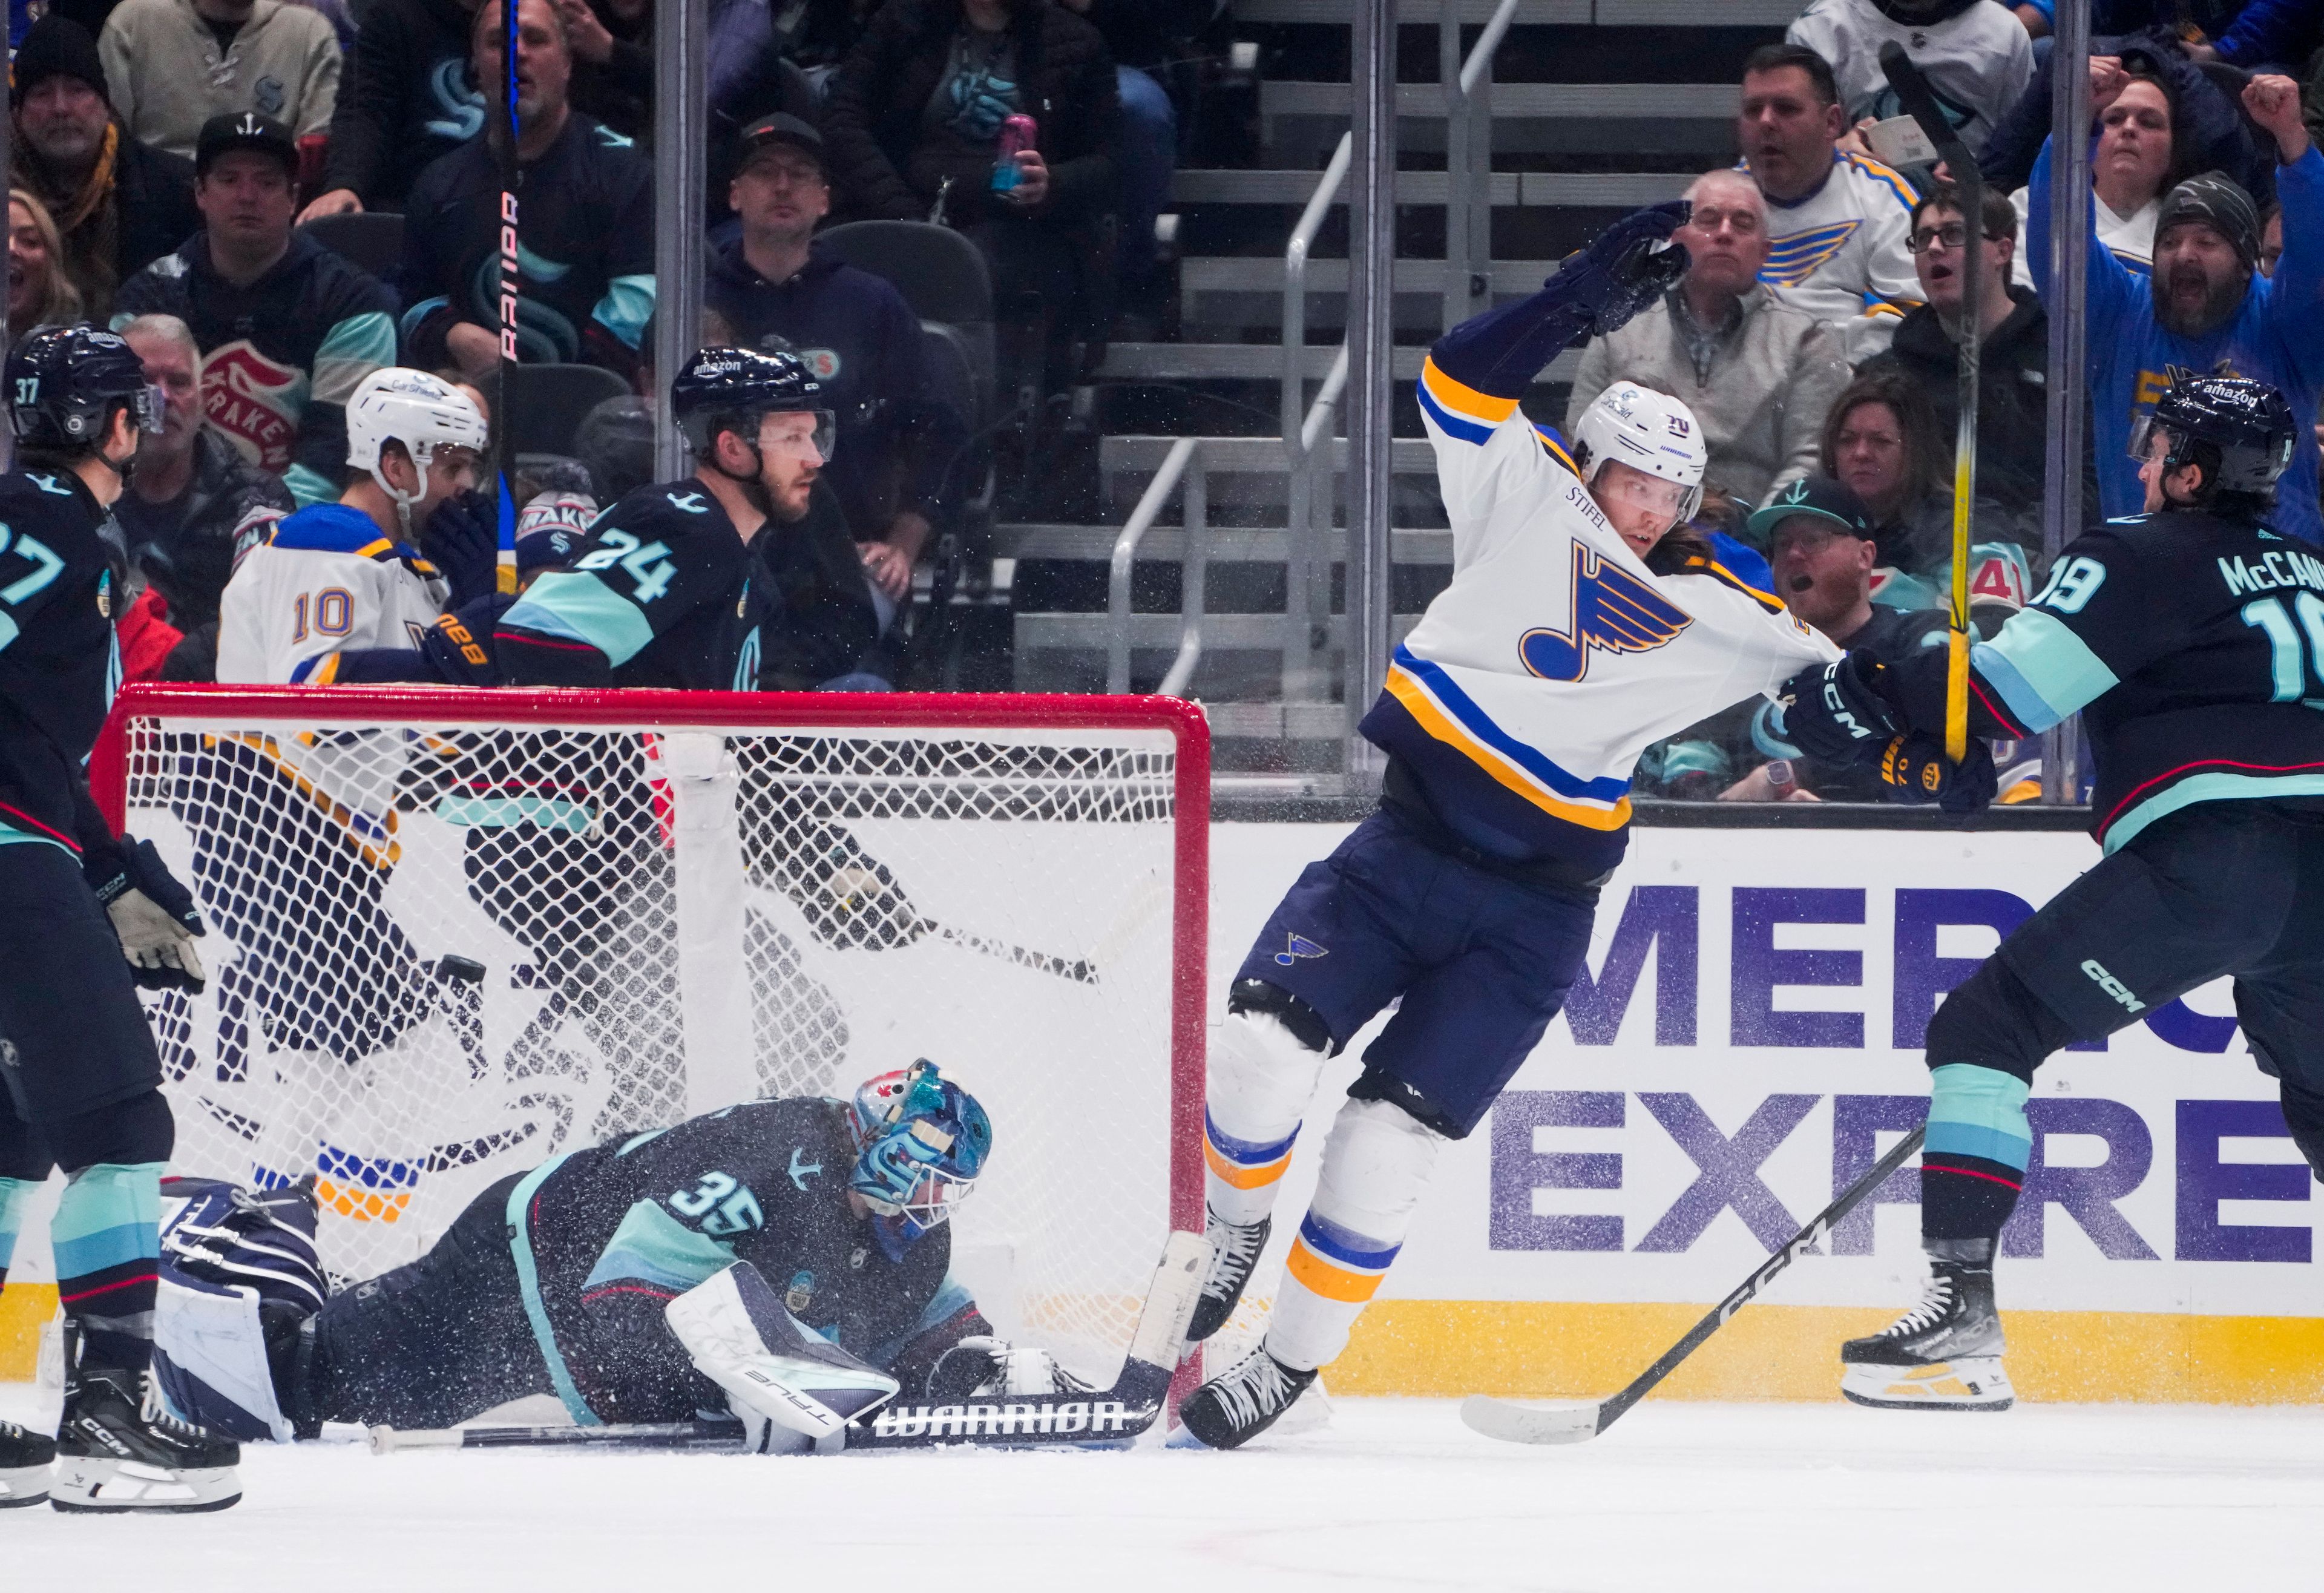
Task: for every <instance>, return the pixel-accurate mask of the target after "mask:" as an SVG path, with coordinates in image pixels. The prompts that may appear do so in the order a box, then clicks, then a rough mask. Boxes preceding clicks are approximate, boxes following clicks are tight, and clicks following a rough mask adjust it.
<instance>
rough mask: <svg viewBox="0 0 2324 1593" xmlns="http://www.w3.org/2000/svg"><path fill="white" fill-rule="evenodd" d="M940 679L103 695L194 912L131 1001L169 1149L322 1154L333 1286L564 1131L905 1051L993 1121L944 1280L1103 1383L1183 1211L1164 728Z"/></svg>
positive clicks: (1173, 771) (440, 1224)
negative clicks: (179, 979)
mask: <svg viewBox="0 0 2324 1593" xmlns="http://www.w3.org/2000/svg"><path fill="white" fill-rule="evenodd" d="M585 699H586V701H585ZM632 699H633V700H632ZM962 701H964V700H961V699H951V700H946V699H911V698H903V697H899V698H897V699H894V701H893V703H892V704H882V705H881V707H880V708H879V709H878V710H876V711H875V712H873V713H871V714H863V715H862V722H861V723H847V722H837V721H834V720H833V719H832V714H833V712H834V710H833V709H832V708H831V707H829V706H826V705H824V704H829V702H830V700H829V699H825V700H824V704H813V705H807V706H795V705H793V704H796V703H797V700H796V699H787V698H781V697H732V696H727V695H724V694H719V695H711V694H701V695H690V696H680V695H678V694H669V693H653V694H626V693H625V694H558V693H532V692H497V693H492V694H468V693H462V694H449V693H413V692H377V693H363V694H355V693H350V692H348V691H346V689H345V688H328V687H327V688H321V689H320V690H318V691H307V692H298V691H289V692H286V691H267V692H237V691H234V690H227V689H217V690H212V691H189V690H187V689H185V688H177V689H170V688H161V689H153V688H145V689H143V691H138V690H135V689H133V691H132V693H130V694H125V695H124V703H123V705H122V709H121V710H120V711H119V713H118V714H117V715H116V723H118V724H119V725H120V727H121V732H122V734H121V740H120V741H119V742H118V743H117V751H116V749H115V746H108V749H107V750H106V755H105V756H102V757H100V759H99V760H98V763H97V773H98V777H99V778H98V786H99V790H98V797H99V801H100V802H106V801H107V800H108V793H107V790H106V788H105V787H106V786H107V785H108V782H110V783H111V784H112V786H113V788H115V789H116V790H117V791H118V792H119V794H120V796H121V798H122V806H121V809H120V816H121V817H122V818H123V819H124V821H125V823H124V827H125V828H126V829H127V830H128V831H129V832H130V833H133V834H134V835H137V836H139V837H141V838H146V839H151V840H152V841H153V842H154V843H156V845H157V846H158V847H159V848H160V850H161V854H162V856H163V857H164V858H165V859H166V860H167V861H169V863H170V866H171V869H172V870H175V871H176V872H177V874H178V876H179V877H180V879H183V880H185V881H186V883H187V884H188V885H189V887H190V888H191V889H193V891H194V893H195V896H196V898H198V902H199V904H200V907H201V909H202V913H203V916H204V917H205V918H206V920H207V921H208V925H209V928H210V934H209V935H208V938H207V939H206V940H204V941H203V943H202V946H201V950H202V955H203V959H204V961H205V962H206V963H207V964H208V968H209V970H210V973H211V978H210V983H209V987H208V990H206V991H204V992H203V994H201V995H200V996H198V997H195V998H192V999H188V998H186V997H185V996H183V995H181V994H180V993H178V992H174V991H173V992H167V993H165V994H162V995H160V996H150V995H149V996H148V997H147V998H146V999H147V1002H148V1011H149V1014H150V1016H151V1017H152V1023H153V1027H154V1032H155V1036H156V1037H157V1039H158V1040H159V1042H160V1045H161V1058H162V1065H163V1070H164V1073H165V1076H166V1078H167V1080H168V1084H167V1090H168V1093H169V1094H170V1096H171V1102H172V1105H173V1107H174V1109H175V1112H176V1117H177V1119H178V1150H177V1156H176V1157H175V1160H174V1163H173V1169H174V1170H175V1171H178V1172H182V1173H194V1174H206V1175H210V1176H216V1177H224V1178H231V1179H234V1180H236V1181H238V1182H243V1183H252V1182H255V1183H263V1184H273V1183H285V1182H289V1181H291V1180H293V1179H296V1178H298V1177H300V1176H303V1175H304V1174H307V1173H309V1172H312V1173H314V1174H317V1176H318V1189H319V1192H320V1193H321V1196H322V1202H323V1208H324V1229H323V1246H324V1250H323V1253H324V1257H325V1260H326V1263H327V1265H328V1266H330V1267H331V1268H332V1269H333V1270H334V1271H336V1272H337V1273H339V1274H341V1275H346V1276H347V1277H351V1278H360V1277H365V1276H370V1275H375V1274H377V1273H379V1272H382V1271H383V1270H385V1269H387V1268H388V1267H391V1266H396V1265H399V1264H401V1263H402V1262H404V1261H408V1260H410V1259H412V1258H413V1257H417V1256H418V1255H420V1253H421V1252H422V1251H424V1250H425V1249H426V1248H427V1247H428V1246H429V1244H430V1243H431V1242H432V1241H433V1240H434V1239H435V1238H436V1237H437V1236H438V1234H440V1233H441V1232H442V1231H443V1229H445V1227H446V1226H447V1224H448V1223H449V1222H450V1221H451V1220H452V1219H453V1218H454V1217H455V1216H457V1214H458V1212H459V1211H460V1210H461V1209H462V1208H463V1207H464V1206H465V1205H466V1203H467V1202H468V1201H469V1200H471V1199H472V1198H473V1197H474V1196H475V1194H477V1193H478V1192H480V1191H481V1190H483V1189H484V1187H485V1186H486V1185H487V1184H489V1183H492V1182H493V1181H494V1180H495V1179H498V1178H501V1177H503V1176H505V1175H506V1174H510V1173H512V1172H516V1171H519V1170H521V1169H523V1168H526V1167H530V1166H531V1165H535V1164H537V1163H539V1162H540V1161H542V1160H543V1159H545V1158H547V1157H548V1156H551V1155H554V1154H556V1153H557V1152H558V1151H561V1150H569V1149H573V1148H576V1147H578V1146H585V1145H589V1144H593V1143H596V1142H598V1141H601V1140H604V1139H606V1138H609V1137H615V1136H618V1135H625V1134H629V1133H632V1132H634V1131H637V1130H640V1129H644V1128H656V1127H659V1126H662V1125H666V1124H669V1123H672V1122H675V1121H678V1119H682V1118H685V1117H688V1116H692V1115H695V1114H697V1113H700V1112H704V1111H707V1110H715V1109H716V1108H718V1107H720V1106H724V1105H727V1104H731V1103H733V1102H734V1101H738V1100H752V1099H759V1098H766V1097H771V1096H784V1095H799V1094H808V1095H844V1094H845V1093H847V1092H849V1091H852V1090H853V1088H854V1086H855V1085H856V1084H858V1083H859V1082H862V1080H864V1079H866V1078H868V1077H870V1076H871V1075H872V1074H874V1073H881V1072H883V1071H886V1070H888V1069H891V1068H898V1067H902V1066H905V1065H908V1064H909V1063H911V1062H912V1061H913V1060H914V1059H915V1058H916V1057H921V1056H926V1057H928V1058H930V1059H932V1060H934V1061H936V1063H937V1064H939V1065H941V1066H942V1067H943V1068H944V1069H945V1073H947V1074H948V1075H949V1076H951V1077H954V1078H955V1079H957V1080H958V1081H959V1082H961V1083H962V1084H964V1086H965V1087H967V1088H968V1089H969V1090H971V1091H973V1092H974V1093H975V1094H976V1095H977V1096H978V1097H979V1098H980V1099H981V1100H982V1101H983V1102H984V1104H985V1106H986V1108H987V1109H988V1110H989V1111H990V1112H991V1117H992V1121H993V1126H994V1150H993V1155H992V1159H991V1164H990V1168H989V1171H988V1173H987V1174H986V1176H985V1177H984V1178H983V1180H982V1182H981V1183H980V1184H979V1187H978V1189H977V1191H976V1193H975V1195H974V1197H973V1199H972V1200H971V1201H970V1202H969V1203H968V1204H967V1206H966V1207H965V1208H964V1210H963V1211H962V1213H961V1216H960V1218H959V1220H958V1227H957V1231H956V1234H955V1237H954V1246H955V1255H956V1257H957V1261H956V1266H957V1269H958V1270H959V1272H960V1273H961V1275H963V1278H964V1281H965V1282H967V1283H968V1284H969V1285H970V1286H971V1287H972V1288H973V1289H974V1290H975V1292H976V1293H977V1294H978V1297H979V1300H980V1303H982V1304H983V1306H984V1307H985V1310H986V1312H987V1314H988V1315H989V1316H991V1317H992V1318H993V1320H994V1321H995V1322H996V1324H997V1325H999V1326H1000V1328H1001V1331H1003V1332H1004V1333H1018V1334H1023V1335H1024V1336H1026V1337H1028V1338H1029V1339H1031V1340H1034V1341H1037V1342H1043V1343H1047V1344H1050V1345H1051V1346H1052V1347H1054V1348H1056V1349H1057V1350H1058V1352H1059V1353H1060V1356H1061V1358H1063V1359H1064V1360H1065V1362H1066V1363H1067V1364H1068V1365H1069V1366H1072V1367H1074V1369H1075V1370H1076V1371H1079V1372H1081V1373H1082V1374H1083V1375H1084V1376H1088V1377H1111V1373H1112V1370H1113V1368H1114V1367H1116V1366H1118V1365H1119V1361H1120V1350H1121V1349H1122V1348H1123V1347H1124V1346H1125V1345H1126V1344H1127V1342H1128V1340H1129V1337H1130V1327H1131V1325H1132V1321H1133V1320H1134V1310H1135V1305H1136V1302H1137V1300H1138V1299H1139V1296H1140V1295H1141V1294H1143V1292H1144V1288H1145V1285H1146V1284H1147V1282H1148V1278H1149V1276H1150V1274H1151V1271H1152V1267H1153V1265H1154V1262H1155V1260H1156V1258H1157V1256H1158V1255H1159V1254H1160V1250H1161V1245H1162V1240H1163V1238H1164V1235H1165V1233H1166V1231H1167V1229H1168V1228H1169V1227H1170V1226H1171V1219H1172V1214H1173V1183H1174V1173H1175V1175H1176V1182H1177V1183H1178V1185H1179V1189H1178V1204H1179V1207H1180V1208H1181V1221H1182V1222H1183V1223H1185V1225H1188V1226H1194V1225H1198V1224H1199V1212H1200V1206H1199V1194H1198V1193H1197V1192H1194V1185H1193V1179H1192V1176H1191V1174H1190V1171H1189V1169H1190V1168H1191V1166H1192V1158H1191V1156H1190V1155H1188V1154H1187V1153H1186V1151H1185V1147H1183V1146H1181V1147H1178V1150H1177V1154H1175V1155H1174V1145H1173V1141H1174V1127H1173V1125H1174V1122H1176V1123H1179V1124H1184V1123H1185V1120H1186V1119H1185V1116H1184V1115H1183V1114H1184V1113H1185V1111H1186V1110H1189V1109H1188V1107H1187V1104H1186V1102H1185V1101H1184V1100H1181V1101H1179V1102H1178V1103H1177V1107H1176V1110H1177V1113H1178V1114H1179V1115H1176V1116H1175V1117H1174V1095H1173V1091H1174V1078H1175V1079H1176V1080H1179V1081H1182V1082H1184V1083H1185V1087H1187V1088H1190V1089H1191V1090H1192V1091H1193V1092H1194V1094H1193V1097H1192V1099H1194V1100H1198V1099H1199V1093H1200V1068H1199V1060H1198V1058H1196V1057H1194V1055H1193V1053H1192V1051H1191V1049H1190V1047H1194V1046H1198V1045H1199V1032H1200V1018H1199V1012H1198V1011H1197V1012H1196V1013H1194V1015H1193V1019H1192V1022H1193V1027H1192V1031H1191V1035H1190V1033H1189V1031H1188V1029H1187V1027H1186V1024H1187V1019H1188V1015H1187V1014H1186V1013H1185V1012H1184V1011H1182V1010H1180V1007H1181V1006H1182V1005H1183V996H1184V993H1185V992H1186V991H1189V990H1191V991H1193V992H1194V993H1195V995H1196V996H1197V998H1198V997H1199V991H1200V989H1201V971H1200V968H1199V965H1197V966H1196V967H1195V968H1194V970H1193V977H1192V978H1191V979H1189V980H1185V981H1181V980H1180V979H1179V977H1178V972H1179V964H1180V963H1181V962H1182V961H1183V959H1184V958H1185V957H1188V956H1192V957H1194V958H1195V959H1197V964H1198V963H1199V958H1200V955H1201V953H1200V944H1201V935H1200V925H1199V923H1198V922H1197V923H1196V924H1195V925H1194V931H1195V932H1194V934H1192V935H1188V934H1185V933H1184V930H1185V927H1186V925H1185V924H1183V923H1182V922H1180V919H1179V915H1180V914H1181V913H1182V912H1183V911H1184V910H1185V908H1184V907H1183V905H1182V904H1183V903H1184V902H1185V901H1186V900H1187V899H1190V896H1189V892H1188V891H1187V890H1186V889H1185V887H1186V886H1187V885H1188V884H1189V880H1188V879H1187V874H1188V871H1189V870H1188V861H1187V858H1186V857H1185V856H1182V854H1181V848H1180V845H1179V813H1180V809H1181V799H1180V795H1179V780H1180V776H1181V773H1182V761H1183V760H1182V758H1181V755H1180V736H1181V734H1182V733H1185V732H1187V730H1188V728H1189V723H1190V722H1189V719H1188V716H1187V715H1186V714H1185V713H1184V712H1178V713H1170V712H1166V711H1164V710H1161V709H1158V708H1157V709H1152V710H1149V711H1148V712H1147V713H1146V714H1145V715H1144V716H1143V717H1141V716H1140V714H1139V712H1138V711H1137V705H1136V704H1120V705H1117V706H1115V707H1112V708H1111V709H1109V710H1107V711H1106V712H1105V713H1104V714H1102V715H1100V714H1097V712H1096V711H1095V710H1093V709H1092V708H1091V707H1090V705H1089V704H1078V706H1079V707H1080V708H1081V709H1082V712H1081V713H1079V714H1065V713H1064V712H1061V708H1063V707H1064V706H1065V704H1066V703H1067V700H1065V699H1054V700H1052V701H1051V704H1048V705H1045V704H1040V703H1037V702H1033V703H1027V704H1025V705H1024V707H1023V709H1022V711H1021V712H1020V713H1018V714H1014V715H1011V714H1007V713H1002V712H999V711H998V710H997V709H996V707H995V700H993V699H969V700H966V701H972V702H979V703H981V704H982V707H981V708H980V709H978V710H977V712H976V723H947V721H946V719H945V714H946V713H947V712H948V711H949V712H950V713H952V714H960V713H961V712H962V710H961V709H960V707H959V706H957V704H959V703H960V702H962ZM948 703H949V704H953V705H951V706H949V708H948V706H947V704H948ZM479 714H482V715H487V717H484V718H478V717H476V716H477V715H479ZM1092 718H1102V723H1098V724H1096V725H1095V726H1094V727H1085V726H1084V724H1083V723H1080V722H1082V721H1085V720H1088V719H1092ZM1192 729H1193V730H1194V732H1199V730H1200V726H1199V723H1193V724H1192ZM1197 822H1199V821H1197ZM1192 855H1193V858H1194V873H1195V874H1196V875H1197V876H1199V864H1200V856H1201V853H1200V852H1199V851H1196V852H1194V853H1193V854H1192ZM1192 885H1193V887H1194V889H1193V891H1192V893H1191V899H1192V900H1194V901H1196V902H1199V898H1200V892H1201V889H1202V887H1203V881H1201V880H1200V879H1199V877H1197V878H1195V879H1194V880H1193V881H1192ZM1197 910H1198V909H1197ZM1174 1023H1176V1025H1177V1026H1178V1031H1177V1032H1178V1041H1177V1044H1176V1047H1175V1049H1174V1038H1173V1036H1174ZM1192 1110H1197V1111H1198V1110H1199V1109H1198V1108H1194V1109H1192ZM1197 1120H1198V1119H1197ZM1188 1211H1191V1213H1192V1215H1191V1216H1188V1215H1187V1214H1186V1213H1187V1212H1188Z"/></svg>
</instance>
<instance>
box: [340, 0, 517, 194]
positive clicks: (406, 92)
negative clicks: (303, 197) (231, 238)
mask: <svg viewBox="0 0 2324 1593" xmlns="http://www.w3.org/2000/svg"><path fill="white" fill-rule="evenodd" d="M357 15H358V18H359V20H360V22H361V23H362V26H361V29H360V31H359V32H357V33H356V35H355V45H354V47H353V48H352V49H350V50H349V51H347V71H346V78H345V80H344V81H342V82H341V83H340V85H339V95H338V103H337V108H335V109H334V110H333V111H332V113H331V147H330V157H329V161H328V162H327V164H326V165H325V167H324V168H323V191H322V192H321V193H319V194H318V195H316V196H315V198H313V199H312V200H310V201H309V203H308V206H307V207H306V209H305V210H303V211H301V212H300V216H299V219H300V222H301V223H305V222H309V221H313V220H315V219H316V218H317V217H318V216H337V215H340V214H343V213H345V212H346V211H351V210H393V209H397V208H399V207H401V204H402V200H403V196H404V195H405V194H406V193H407V192H408V191H410V187H411V180H412V179H413V178H414V177H415V176H417V175H418V174H419V173H420V170H422V169H423V168H425V167H426V166H427V165H428V163H429V161H434V160H436V159H438V157H439V156H443V155H448V154H450V153H451V152H453V151H454V150H456V149H457V148H459V147H460V145H462V144H463V143H466V142H467V141H468V140H469V139H472V138H474V137H475V136H476V134H479V133H481V132H483V131H484V95H483V94H482V92H480V91H479V90H478V89H477V87H476V86H475V84H474V83H472V82H470V81H469V79H468V54H469V50H468V35H469V32H470V30H471V28H472V27H473V25H474V23H475V0H364V4H363V5H362V7H361V9H360V11H359V12H358V13H357Z"/></svg>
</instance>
